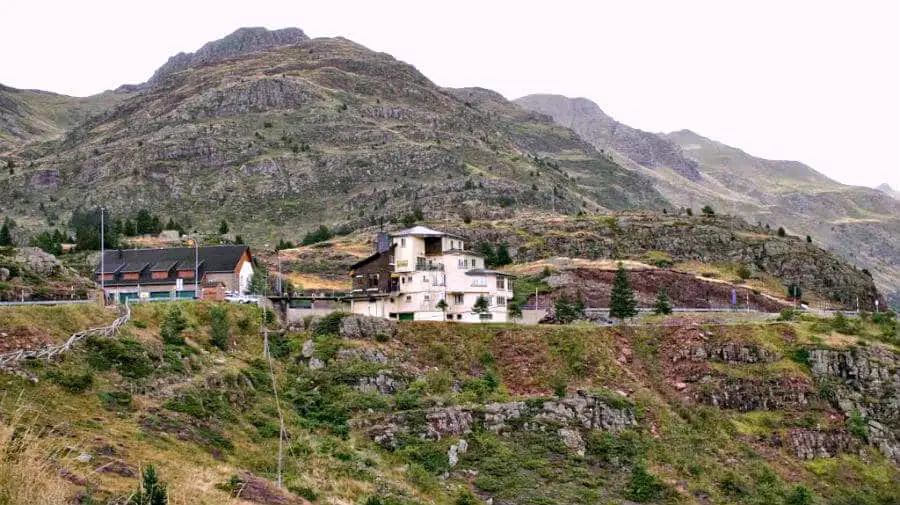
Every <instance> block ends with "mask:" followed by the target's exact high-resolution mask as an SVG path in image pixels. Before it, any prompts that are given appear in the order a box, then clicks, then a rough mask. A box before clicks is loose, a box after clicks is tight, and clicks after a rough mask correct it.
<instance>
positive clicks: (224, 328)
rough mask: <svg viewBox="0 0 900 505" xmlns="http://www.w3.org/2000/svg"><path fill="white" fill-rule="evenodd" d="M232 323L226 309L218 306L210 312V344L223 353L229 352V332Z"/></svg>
mask: <svg viewBox="0 0 900 505" xmlns="http://www.w3.org/2000/svg"><path fill="white" fill-rule="evenodd" d="M229 330H231V321H229V320H228V311H227V310H226V309H225V307H222V306H216V307H213V308H212V309H211V310H210V311H209V343H211V344H212V345H214V346H216V347H218V348H219V349H221V350H223V351H227V350H228V332H229Z"/></svg>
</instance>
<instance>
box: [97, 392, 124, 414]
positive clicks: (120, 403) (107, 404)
mask: <svg viewBox="0 0 900 505" xmlns="http://www.w3.org/2000/svg"><path fill="white" fill-rule="evenodd" d="M97 396H98V397H99V398H100V403H102V404H103V408H105V409H106V410H130V409H131V393H128V392H125V391H101V392H99V393H97Z"/></svg>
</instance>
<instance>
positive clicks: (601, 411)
mask: <svg viewBox="0 0 900 505" xmlns="http://www.w3.org/2000/svg"><path fill="white" fill-rule="evenodd" d="M612 403H614V404H611V402H610V401H609V400H606V399H604V398H602V397H599V396H596V395H593V394H590V393H584V392H578V393H576V394H575V395H572V396H569V397H566V398H559V399H553V400H546V401H544V402H528V403H526V402H509V403H491V404H488V405H467V406H452V407H436V408H431V409H428V410H426V411H424V412H412V411H410V412H401V413H399V414H395V415H393V416H389V417H387V418H383V419H376V420H370V421H360V420H357V422H356V424H357V426H359V427H362V428H364V429H365V430H366V432H367V433H368V434H369V436H370V437H371V438H372V439H373V440H375V441H376V442H377V443H379V444H381V445H382V446H384V447H388V448H396V447H398V445H399V440H398V439H399V436H400V435H401V434H408V435H414V436H417V437H419V438H423V439H426V440H441V439H443V438H446V437H451V438H453V437H459V436H462V435H465V434H466V433H470V432H471V431H472V429H473V427H474V426H475V425H476V424H478V425H481V426H483V427H484V429H486V430H489V431H492V432H495V433H500V432H506V431H511V430H519V429H522V430H537V431H550V432H555V433H556V434H557V435H558V436H559V437H560V439H561V441H562V442H563V443H564V444H565V445H566V446H567V447H571V448H572V450H573V451H574V452H580V453H583V451H584V440H585V436H584V434H585V433H586V432H587V431H590V430H605V431H609V432H612V433H619V432H621V431H623V430H625V429H628V428H632V427H634V426H637V420H636V419H635V414H634V408H633V407H632V406H631V405H628V404H624V403H622V404H620V403H619V402H612ZM423 414H424V416H423ZM579 440H581V442H579Z"/></svg>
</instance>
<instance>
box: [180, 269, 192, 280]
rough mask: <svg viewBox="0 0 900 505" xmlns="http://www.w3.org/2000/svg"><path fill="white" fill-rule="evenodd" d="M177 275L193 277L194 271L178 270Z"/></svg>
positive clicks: (185, 277) (183, 277) (186, 277)
mask: <svg viewBox="0 0 900 505" xmlns="http://www.w3.org/2000/svg"><path fill="white" fill-rule="evenodd" d="M178 277H180V278H182V279H193V278H194V271H193V270H179V271H178Z"/></svg>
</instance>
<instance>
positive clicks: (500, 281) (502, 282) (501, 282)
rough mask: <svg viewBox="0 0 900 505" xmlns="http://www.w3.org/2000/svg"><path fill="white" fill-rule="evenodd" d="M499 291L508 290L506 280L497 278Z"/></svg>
mask: <svg viewBox="0 0 900 505" xmlns="http://www.w3.org/2000/svg"><path fill="white" fill-rule="evenodd" d="M497 289H506V279H504V278H503V277H497Z"/></svg>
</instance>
